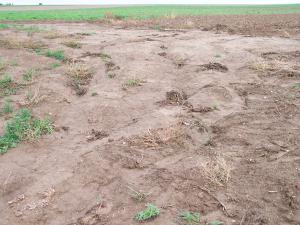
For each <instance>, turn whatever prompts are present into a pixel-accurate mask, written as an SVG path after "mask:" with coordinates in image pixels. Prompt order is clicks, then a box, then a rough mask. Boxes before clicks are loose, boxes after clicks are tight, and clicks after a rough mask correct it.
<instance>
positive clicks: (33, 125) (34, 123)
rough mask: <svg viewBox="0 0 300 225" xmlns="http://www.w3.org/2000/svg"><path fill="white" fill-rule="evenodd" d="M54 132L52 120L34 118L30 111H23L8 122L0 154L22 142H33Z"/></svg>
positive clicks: (0, 144)
mask: <svg viewBox="0 0 300 225" xmlns="http://www.w3.org/2000/svg"><path fill="white" fill-rule="evenodd" d="M52 132H53V125H52V123H51V122H50V120H48V119H36V118H33V116H32V115H31V112H30V110H29V109H21V110H20V111H18V112H17V113H16V114H15V115H14V116H13V118H12V119H11V120H9V121H8V122H7V124H6V126H5V130H4V134H3V136H0V153H1V154H3V153H5V152H7V151H8V150H9V149H10V148H14V147H16V146H17V144H18V143H19V142H21V141H32V140H35V139H37V138H40V137H41V136H42V135H44V134H50V133H52Z"/></svg>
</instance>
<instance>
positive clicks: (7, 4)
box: [0, 2, 14, 6]
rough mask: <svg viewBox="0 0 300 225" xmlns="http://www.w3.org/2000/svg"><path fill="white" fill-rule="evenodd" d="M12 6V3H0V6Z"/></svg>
mask: <svg viewBox="0 0 300 225" xmlns="http://www.w3.org/2000/svg"><path fill="white" fill-rule="evenodd" d="M12 5H14V3H1V2H0V6H12Z"/></svg>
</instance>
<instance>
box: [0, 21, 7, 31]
mask: <svg viewBox="0 0 300 225" xmlns="http://www.w3.org/2000/svg"><path fill="white" fill-rule="evenodd" d="M8 28H9V25H8V24H4V23H0V30H4V29H8Z"/></svg>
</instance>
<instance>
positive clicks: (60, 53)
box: [45, 50, 65, 61]
mask: <svg viewBox="0 0 300 225" xmlns="http://www.w3.org/2000/svg"><path fill="white" fill-rule="evenodd" d="M45 56H47V57H49V58H54V59H56V60H59V61H63V60H64V59H65V53H64V51H62V50H56V51H51V50H48V51H46V53H45Z"/></svg>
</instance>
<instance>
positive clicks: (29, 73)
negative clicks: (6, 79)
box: [23, 69, 37, 82]
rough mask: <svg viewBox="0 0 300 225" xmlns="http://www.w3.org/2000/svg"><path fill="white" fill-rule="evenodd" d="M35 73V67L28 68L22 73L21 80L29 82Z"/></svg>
mask: <svg viewBox="0 0 300 225" xmlns="http://www.w3.org/2000/svg"><path fill="white" fill-rule="evenodd" d="M36 74H37V70H36V69H29V70H27V71H26V72H25V73H24V74H23V80H24V81H27V82H30V81H32V79H33V78H34V76H35V75H36Z"/></svg>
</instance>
